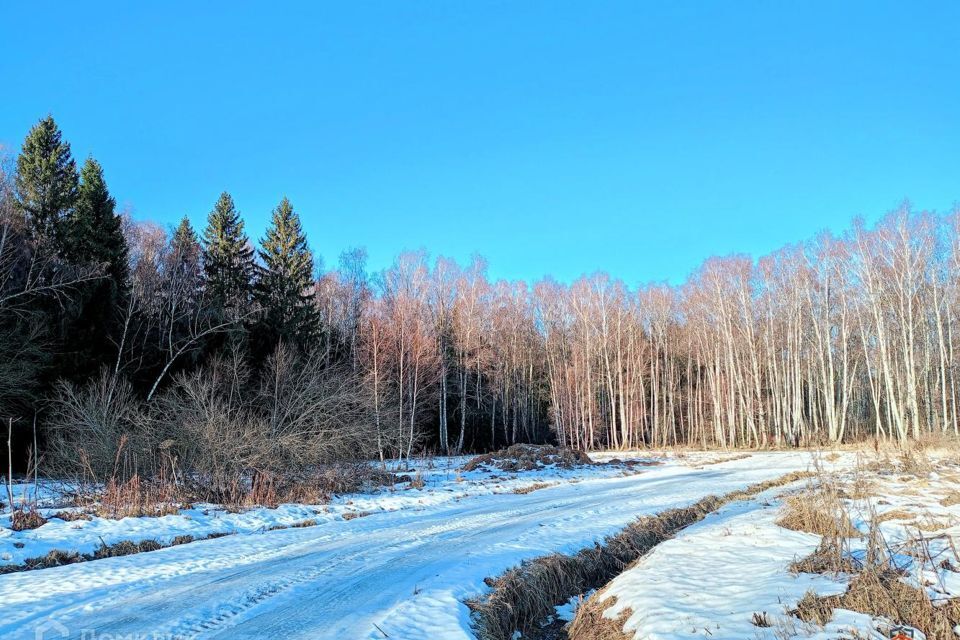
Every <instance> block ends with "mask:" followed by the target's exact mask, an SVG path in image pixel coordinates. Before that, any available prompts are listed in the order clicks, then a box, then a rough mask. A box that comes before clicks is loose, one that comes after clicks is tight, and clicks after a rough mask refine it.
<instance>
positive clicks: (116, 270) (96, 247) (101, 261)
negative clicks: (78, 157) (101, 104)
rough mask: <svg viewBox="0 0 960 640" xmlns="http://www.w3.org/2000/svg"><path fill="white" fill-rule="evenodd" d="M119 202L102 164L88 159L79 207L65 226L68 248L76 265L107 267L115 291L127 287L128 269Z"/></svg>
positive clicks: (67, 251) (82, 173) (82, 172)
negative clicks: (117, 211) (105, 178)
mask: <svg viewBox="0 0 960 640" xmlns="http://www.w3.org/2000/svg"><path fill="white" fill-rule="evenodd" d="M116 204H117V203H116V201H115V200H114V199H113V198H112V197H111V196H110V192H109V191H108V190H107V184H106V182H105V181H104V179H103V168H102V167H101V166H100V163H99V162H97V161H96V160H94V159H93V158H87V161H86V163H84V165H83V169H81V171H80V189H79V192H78V198H77V204H76V207H75V208H74V210H73V213H72V215H70V217H69V218H67V224H66V225H65V226H64V229H65V234H64V248H65V251H66V255H67V258H68V259H69V261H70V262H73V263H74V264H80V265H94V264H95V265H101V266H103V267H104V269H105V272H106V275H107V276H108V278H109V279H110V281H111V284H112V286H113V289H114V292H115V293H117V292H120V291H122V290H124V289H125V288H126V283H127V270H128V266H127V241H126V239H125V238H124V236H123V220H122V219H121V218H120V216H119V215H117V214H116V212H115V209H116Z"/></svg>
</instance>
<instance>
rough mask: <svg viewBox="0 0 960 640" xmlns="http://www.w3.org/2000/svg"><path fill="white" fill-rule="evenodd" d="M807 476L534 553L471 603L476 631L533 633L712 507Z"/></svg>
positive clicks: (489, 637)
mask: <svg viewBox="0 0 960 640" xmlns="http://www.w3.org/2000/svg"><path fill="white" fill-rule="evenodd" d="M805 477H808V474H804V473H791V474H787V475H785V476H783V477H781V478H779V479H777V480H772V481H769V482H763V483H760V484H756V485H753V486H751V487H749V488H748V489H745V490H743V491H736V492H733V493H730V494H727V495H724V496H720V497H718V496H708V497H706V498H703V499H701V500H699V501H698V502H696V503H694V504H693V505H691V506H689V507H683V508H679V509H670V510H667V511H664V512H663V513H661V514H659V515H656V516H646V517H643V518H640V519H638V520H636V521H634V522H633V523H632V524H630V525H629V526H628V527H626V528H625V529H624V530H622V531H621V532H620V533H618V534H616V535H614V536H611V537H609V538H607V539H606V540H604V543H603V544H597V545H595V546H592V547H587V548H585V549H581V550H580V551H579V552H577V553H576V554H573V555H565V554H551V555H548V556H543V557H540V558H536V559H533V560H530V561H528V562H524V563H522V564H521V565H520V566H518V567H514V568H513V569H510V570H509V571H507V572H506V573H504V574H503V575H501V576H499V577H497V578H488V579H487V581H486V582H487V584H488V586H490V587H491V588H492V592H491V593H490V594H489V595H487V596H485V597H482V598H478V599H476V600H473V601H470V602H468V605H469V606H470V608H471V610H472V611H473V614H474V626H475V629H476V632H477V635H478V637H479V638H481V639H482V640H508V639H509V638H512V637H513V633H514V631H516V630H519V631H521V632H522V633H529V632H530V630H531V629H534V628H536V627H537V626H538V624H539V622H540V621H542V620H544V619H546V618H547V616H549V615H550V614H551V613H552V612H553V607H554V606H556V605H559V604H562V603H563V602H565V601H566V600H567V599H569V598H570V597H572V596H575V595H577V594H582V593H585V592H587V591H589V590H590V589H593V588H597V587H600V586H602V585H604V584H606V583H607V582H608V581H609V580H610V579H612V578H613V577H614V576H616V575H617V574H619V573H620V572H621V571H623V569H624V568H625V567H626V566H628V565H629V564H631V563H632V562H634V561H636V560H637V559H638V558H639V557H640V556H642V555H643V554H645V553H647V552H648V551H650V549H652V548H653V547H655V546H656V545H657V544H659V543H661V542H663V541H664V540H666V539H667V538H669V537H671V536H672V535H674V534H675V533H676V532H677V531H679V530H680V529H683V528H684V527H686V526H688V525H690V524H692V523H694V522H697V521H699V520H701V519H703V517H704V516H705V515H706V514H708V513H710V512H711V511H715V510H716V509H718V508H719V507H721V506H723V505H724V504H727V503H728V502H733V501H736V500H742V499H745V498H747V497H750V496H752V495H754V494H756V493H759V492H761V491H765V490H767V489H769V488H772V487H775V486H782V485H784V484H787V483H790V482H795V481H797V480H799V479H802V478H805ZM593 599H594V598H591V599H590V600H588V603H589V602H590V601H592V600H593ZM584 615H588V614H586V613H585V614H584ZM600 617H602V616H600ZM571 637H574V636H571ZM580 637H581V638H597V637H602V636H597V635H589V636H580ZM609 637H611V638H616V637H618V636H609Z"/></svg>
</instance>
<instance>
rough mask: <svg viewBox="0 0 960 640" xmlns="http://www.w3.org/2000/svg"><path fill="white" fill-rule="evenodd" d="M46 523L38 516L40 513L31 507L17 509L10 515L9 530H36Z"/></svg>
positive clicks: (44, 519) (45, 520)
mask: <svg viewBox="0 0 960 640" xmlns="http://www.w3.org/2000/svg"><path fill="white" fill-rule="evenodd" d="M46 523H47V519H46V518H44V517H43V516H42V515H40V512H39V511H37V510H36V509H34V508H33V507H28V508H23V507H21V508H19V509H16V510H14V511H13V513H12V514H11V524H10V528H11V529H13V530H14V531H27V530H28V529H36V528H37V527H41V526H43V525H45V524H46Z"/></svg>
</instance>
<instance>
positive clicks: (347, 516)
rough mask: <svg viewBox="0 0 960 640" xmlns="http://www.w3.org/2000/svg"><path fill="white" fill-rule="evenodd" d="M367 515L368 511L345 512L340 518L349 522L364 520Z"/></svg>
mask: <svg viewBox="0 0 960 640" xmlns="http://www.w3.org/2000/svg"><path fill="white" fill-rule="evenodd" d="M369 515H370V512H369V511H346V512H344V514H343V516H342V517H343V519H344V520H347V521H348V522H349V521H350V520H356V519H357V518H366V517H367V516H369Z"/></svg>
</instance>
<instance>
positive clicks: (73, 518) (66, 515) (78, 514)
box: [50, 511, 93, 522]
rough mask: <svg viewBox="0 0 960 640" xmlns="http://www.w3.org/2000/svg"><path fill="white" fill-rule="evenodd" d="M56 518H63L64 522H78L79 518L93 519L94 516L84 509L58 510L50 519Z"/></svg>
mask: <svg viewBox="0 0 960 640" xmlns="http://www.w3.org/2000/svg"><path fill="white" fill-rule="evenodd" d="M54 518H56V519H58V520H63V521H64V522H77V521H78V520H93V516H91V515H90V514H89V513H85V512H83V511H57V512H56V513H54V514H53V515H52V516H50V519H51V520H53V519H54Z"/></svg>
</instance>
